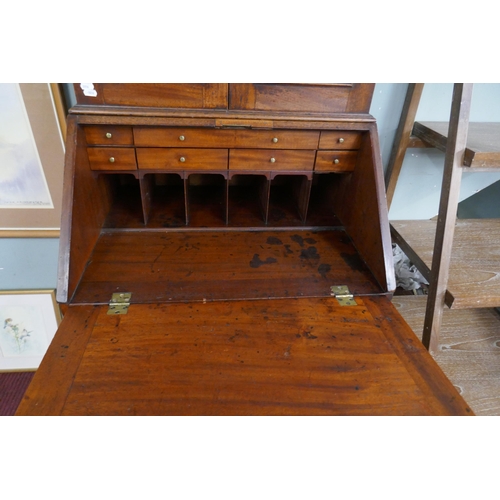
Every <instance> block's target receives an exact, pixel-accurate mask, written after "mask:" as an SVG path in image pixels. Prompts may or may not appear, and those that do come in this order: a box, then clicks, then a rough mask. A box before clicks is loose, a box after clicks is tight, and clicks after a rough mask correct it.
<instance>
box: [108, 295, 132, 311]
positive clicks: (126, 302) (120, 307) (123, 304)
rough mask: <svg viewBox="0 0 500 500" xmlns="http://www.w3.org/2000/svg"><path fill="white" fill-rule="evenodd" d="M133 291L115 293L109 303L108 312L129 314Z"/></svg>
mask: <svg viewBox="0 0 500 500" xmlns="http://www.w3.org/2000/svg"><path fill="white" fill-rule="evenodd" d="M131 297H132V294H131V293H128V292H127V293H123V292H122V293H114V294H113V295H112V296H111V302H110V303H109V308H108V314H127V312H128V308H129V306H130V298H131Z"/></svg>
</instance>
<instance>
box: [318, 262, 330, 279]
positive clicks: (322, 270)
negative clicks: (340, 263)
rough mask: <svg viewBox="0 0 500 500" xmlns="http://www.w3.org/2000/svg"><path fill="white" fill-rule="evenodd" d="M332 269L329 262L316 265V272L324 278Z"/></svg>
mask: <svg viewBox="0 0 500 500" xmlns="http://www.w3.org/2000/svg"><path fill="white" fill-rule="evenodd" d="M331 269H332V266H330V264H320V265H319V266H318V273H319V274H321V276H323V278H326V274H327V273H329V272H330V270H331Z"/></svg>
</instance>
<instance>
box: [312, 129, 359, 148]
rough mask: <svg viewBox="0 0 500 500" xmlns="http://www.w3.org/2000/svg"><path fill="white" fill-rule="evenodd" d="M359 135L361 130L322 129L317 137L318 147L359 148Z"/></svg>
mask: <svg viewBox="0 0 500 500" xmlns="http://www.w3.org/2000/svg"><path fill="white" fill-rule="evenodd" d="M361 137H362V133H361V132H352V131H349V130H347V131H342V130H335V131H330V130H329V131H323V132H321V137H320V139H319V149H359V148H360V146H361Z"/></svg>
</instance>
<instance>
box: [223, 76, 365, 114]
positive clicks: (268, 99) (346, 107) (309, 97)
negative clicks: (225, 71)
mask: <svg viewBox="0 0 500 500" xmlns="http://www.w3.org/2000/svg"><path fill="white" fill-rule="evenodd" d="M373 89H374V84H356V83H354V84H353V83H347V84H342V83H324V84H303V83H297V84H295V83H282V84H280V83H231V84H229V109H241V110H255V111H271V110H272V111H292V112H294V111H299V112H306V113H308V112H309V113H344V112H351V113H367V112H368V111H369V106H370V102H371V97H372V94H373Z"/></svg>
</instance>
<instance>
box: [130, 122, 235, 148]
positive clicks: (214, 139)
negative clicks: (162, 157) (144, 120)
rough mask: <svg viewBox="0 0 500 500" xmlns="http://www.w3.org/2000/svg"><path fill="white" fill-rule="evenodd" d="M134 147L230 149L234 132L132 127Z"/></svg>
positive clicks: (185, 128)
mask: <svg viewBox="0 0 500 500" xmlns="http://www.w3.org/2000/svg"><path fill="white" fill-rule="evenodd" d="M134 141H135V145H136V146H145V147H164V148H230V147H232V146H233V144H234V130H217V129H211V128H189V127H179V128H177V127H175V128H168V127H163V128H160V127H134Z"/></svg>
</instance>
